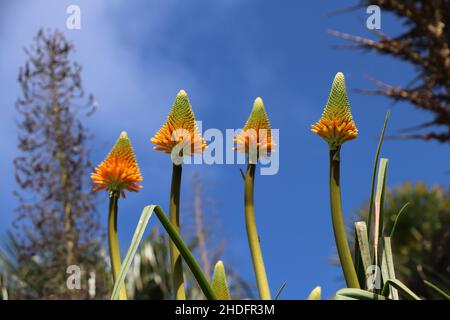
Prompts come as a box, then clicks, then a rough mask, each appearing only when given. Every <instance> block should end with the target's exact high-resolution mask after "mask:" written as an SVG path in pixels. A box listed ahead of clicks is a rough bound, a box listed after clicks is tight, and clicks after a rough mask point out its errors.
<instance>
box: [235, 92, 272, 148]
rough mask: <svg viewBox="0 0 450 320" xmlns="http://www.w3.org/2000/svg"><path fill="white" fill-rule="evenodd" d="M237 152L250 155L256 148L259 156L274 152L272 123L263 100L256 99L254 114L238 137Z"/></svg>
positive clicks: (236, 140) (252, 113) (236, 139)
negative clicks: (252, 149)
mask: <svg viewBox="0 0 450 320" xmlns="http://www.w3.org/2000/svg"><path fill="white" fill-rule="evenodd" d="M234 141H235V142H236V143H237V147H236V148H235V149H236V150H238V151H240V152H246V153H248V152H249V151H251V148H255V149H256V152H257V154H258V155H266V154H268V153H270V152H271V151H272V150H273V147H274V146H275V143H273V141H272V132H271V129H270V121H269V117H268V116H267V113H266V109H265V108H264V103H263V101H262V99H261V98H259V97H258V98H256V99H255V102H254V104H253V109H252V112H251V113H250V116H249V117H248V120H247V122H246V123H245V126H244V128H243V129H242V132H241V133H240V134H239V135H238V136H236V138H235V139H234Z"/></svg>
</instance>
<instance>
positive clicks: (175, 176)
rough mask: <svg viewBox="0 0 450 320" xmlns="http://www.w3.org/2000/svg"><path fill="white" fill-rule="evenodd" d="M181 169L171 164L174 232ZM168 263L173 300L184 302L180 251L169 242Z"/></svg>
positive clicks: (177, 211) (177, 228)
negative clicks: (173, 294) (169, 264)
mask: <svg viewBox="0 0 450 320" xmlns="http://www.w3.org/2000/svg"><path fill="white" fill-rule="evenodd" d="M181 173H182V167H181V164H180V165H176V164H175V163H174V164H173V169H172V185H171V188H170V200H169V220H170V222H171V223H172V225H173V226H174V227H175V230H176V231H177V232H178V233H179V232H180V185H181ZM169 248H170V262H171V266H172V279H173V288H174V293H175V298H176V299H177V300H185V299H186V292H185V288H184V278H183V262H182V260H181V255H180V251H179V250H178V248H177V246H176V245H175V243H174V242H173V241H172V240H170V245H169Z"/></svg>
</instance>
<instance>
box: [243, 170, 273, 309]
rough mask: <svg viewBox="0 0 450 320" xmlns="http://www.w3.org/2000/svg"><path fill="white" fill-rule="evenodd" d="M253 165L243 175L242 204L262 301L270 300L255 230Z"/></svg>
mask: <svg viewBox="0 0 450 320" xmlns="http://www.w3.org/2000/svg"><path fill="white" fill-rule="evenodd" d="M255 167H256V165H255V164H248V166H247V173H246V175H245V187H244V188H245V189H244V203H245V223H246V227H247V237H248V243H249V246H250V252H251V255H252V261H253V269H254V271H255V276H256V283H257V285H258V291H259V296H260V298H261V299H262V300H270V299H271V297H270V289H269V282H268V281H267V274H266V268H265V266H264V260H263V256H262V252H261V247H260V244H259V236H258V231H257V229H256V221H255V209H254V204H253V203H254V201H253V190H254V182H255Z"/></svg>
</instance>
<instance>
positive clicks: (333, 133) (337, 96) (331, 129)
mask: <svg viewBox="0 0 450 320" xmlns="http://www.w3.org/2000/svg"><path fill="white" fill-rule="evenodd" d="M311 131H312V132H314V133H316V134H318V135H319V136H321V137H322V138H323V139H324V140H326V141H327V142H328V144H329V145H330V148H331V149H336V148H337V147H339V146H341V145H342V144H343V143H344V142H346V141H349V140H352V139H355V138H356V137H357V136H358V129H357V128H356V125H355V122H354V121H353V117H352V114H351V112H350V104H349V103H348V98H347V91H346V88H345V78H344V75H343V74H342V73H341V72H338V73H337V74H336V76H335V77H334V81H333V85H332V87H331V92H330V95H329V97H328V101H327V104H326V105H325V109H324V111H323V114H322V117H321V118H320V120H319V121H317V123H316V124H313V125H311Z"/></svg>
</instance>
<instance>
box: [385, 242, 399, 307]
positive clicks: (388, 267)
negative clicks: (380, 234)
mask: <svg viewBox="0 0 450 320" xmlns="http://www.w3.org/2000/svg"><path fill="white" fill-rule="evenodd" d="M381 276H382V278H383V284H385V283H386V282H387V280H395V269H394V258H393V256H392V247H391V238H390V237H384V243H383V254H382V257H381ZM389 298H391V299H394V300H398V292H397V289H394V288H392V289H391V290H390V293H389Z"/></svg>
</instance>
